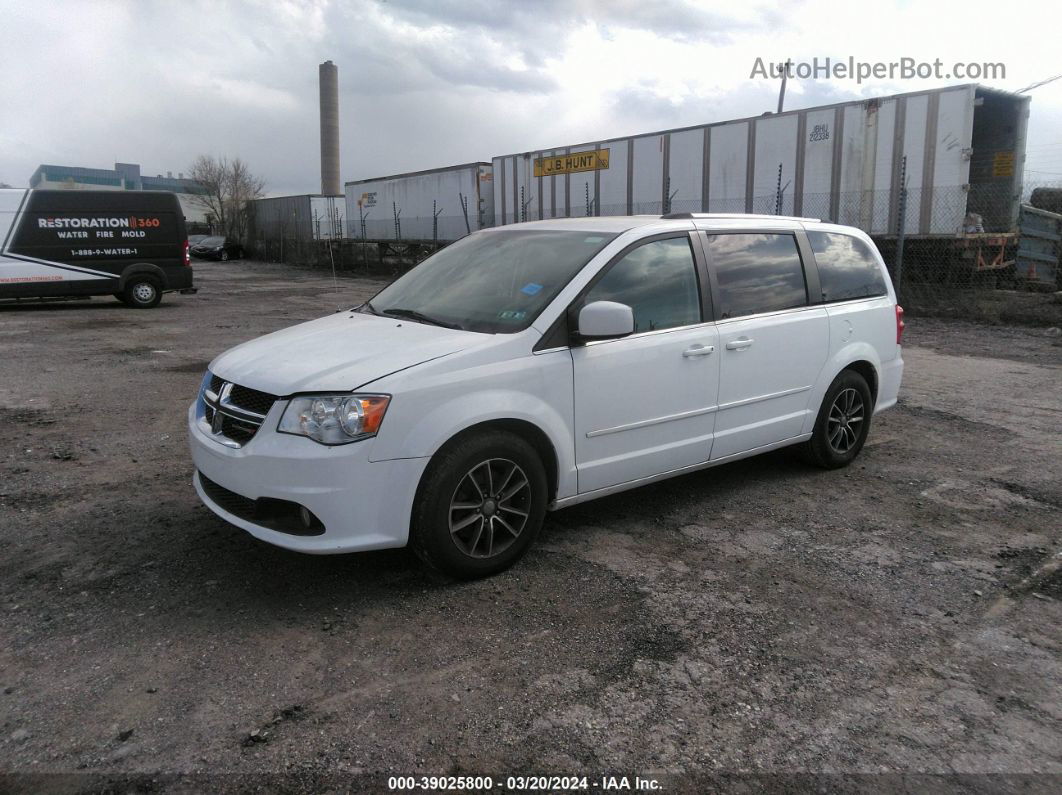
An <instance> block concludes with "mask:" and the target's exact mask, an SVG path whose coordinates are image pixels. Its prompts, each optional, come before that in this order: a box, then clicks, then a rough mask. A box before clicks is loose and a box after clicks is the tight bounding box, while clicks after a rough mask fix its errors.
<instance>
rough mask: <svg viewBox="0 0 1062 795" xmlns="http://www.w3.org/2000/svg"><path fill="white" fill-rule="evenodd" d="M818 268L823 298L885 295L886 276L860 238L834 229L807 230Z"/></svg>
mask: <svg viewBox="0 0 1062 795" xmlns="http://www.w3.org/2000/svg"><path fill="white" fill-rule="evenodd" d="M808 241H810V243H811V250H812V251H814V252H815V264H816V265H817V266H818V270H819V283H820V284H821V285H822V300H823V301H845V300H847V299H849V298H867V297H870V296H875V295H885V294H887V292H888V290H886V288H885V279H884V277H882V275H881V268H880V267H879V266H878V261H877V259H875V258H874V254H873V253H872V252H871V250H870V248H869V247H868V246H867V244H866V243H864V242H863V241H862V240H860V239H858V238H855V237H852V236H851V235H842V234H837V233H835V232H808Z"/></svg>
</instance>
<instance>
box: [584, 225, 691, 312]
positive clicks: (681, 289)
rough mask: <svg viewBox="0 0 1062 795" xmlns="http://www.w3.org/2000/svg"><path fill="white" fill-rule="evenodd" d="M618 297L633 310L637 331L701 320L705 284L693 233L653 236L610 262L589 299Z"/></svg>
mask: <svg viewBox="0 0 1062 795" xmlns="http://www.w3.org/2000/svg"><path fill="white" fill-rule="evenodd" d="M593 301H616V302H617V303H621V304H626V305H627V306H629V307H630V308H631V309H632V310H634V331H635V333H637V332H640V331H658V330H660V329H667V328H676V327H677V326H689V325H693V324H694V323H700V322H701V299H700V290H699V288H698V286H697V269H696V266H695V265H694V261H693V250H692V249H691V248H690V239H689V236H688V235H683V236H682V237H674V238H668V239H666V240H653V241H650V242H648V243H645V244H643V245H641V246H638V247H637V248H636V249H633V250H632V251H629V252H627V253H626V254H624V255H623V257H622V258H620V259H619V260H617V261H616V262H614V263H613V264H612V266H611V267H610V268H609V270H608V272H607V273H605V275H604V276H602V277H601V280H600V281H598V282H597V284H595V285H594V286H593V287H592V288H590V291H589V292H588V293H587V294H586V299H585V301H584V304H589V303H592V302H593Z"/></svg>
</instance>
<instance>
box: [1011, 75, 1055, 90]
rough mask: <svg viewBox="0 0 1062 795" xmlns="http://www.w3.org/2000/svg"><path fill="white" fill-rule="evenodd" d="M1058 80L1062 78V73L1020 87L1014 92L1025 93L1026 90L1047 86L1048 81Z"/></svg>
mask: <svg viewBox="0 0 1062 795" xmlns="http://www.w3.org/2000/svg"><path fill="white" fill-rule="evenodd" d="M1056 80H1062V75H1055V76H1054V77H1049V78H1047V79H1046V80H1039V81H1037V82H1035V83H1033V84H1032V85H1028V86H1025V88H1022V89H1019V90H1018V91H1015V92H1014V93H1015V94H1024V93H1025V92H1026V91H1032V90H1033V89H1034V88H1039V87H1040V86H1046V85H1047V84H1048V83H1053V82H1055V81H1056Z"/></svg>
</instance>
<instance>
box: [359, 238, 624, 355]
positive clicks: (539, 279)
mask: <svg viewBox="0 0 1062 795" xmlns="http://www.w3.org/2000/svg"><path fill="white" fill-rule="evenodd" d="M615 237H616V234H615V233H611V232H608V233H602V232H587V231H582V232H574V231H563V230H555V229H512V230H508V229H506V230H493V231H489V232H475V233H473V234H471V235H469V236H468V237H465V238H462V239H461V240H458V241H457V242H456V243H452V244H451V245H449V246H447V247H446V248H444V249H442V250H441V251H438V252H436V253H435V254H433V255H432V256H431V257H429V258H428V259H426V260H424V262H422V263H420V265H418V266H417V267H416V268H414V269H413V270H411V271H410V272H409V273H407V274H406V275H405V276H403V277H402V278H400V279H398V280H397V281H395V282H393V283H391V284H390V285H388V286H387V287H385V288H384V289H383V290H381V291H380V292H379V293H377V294H376V296H375V297H374V298H373V299H372V300H371V301H370V302H369V303H368V304H366V305H365V309H366V311H371V312H374V313H376V314H378V315H391V316H393V317H404V318H408V319H411V320H415V321H419V322H423V323H434V324H436V325H440V326H448V327H452V328H461V329H465V330H467V331H480V332H486V333H489V334H496V333H501V334H512V333H514V332H517V331H523V330H524V329H525V328H527V327H528V326H530V325H531V323H533V322H534V320H535V318H537V317H538V315H539V313H541V312H542V310H543V309H545V308H546V306H547V305H548V304H549V303H550V301H552V300H553V299H554V298H556V297H557V294H558V293H559V292H560V291H561V290H562V289H563V288H564V286H565V285H566V284H568V282H569V281H571V279H572V277H574V276H575V275H576V274H577V273H578V272H579V271H580V270H582V268H583V267H584V266H585V265H586V264H587V263H588V262H589V261H590V260H591V259H592V258H593V257H594V255H595V254H597V253H598V252H599V251H601V249H603V248H604V247H605V245H606V244H608V242H609V241H610V240H612V239H613V238H615Z"/></svg>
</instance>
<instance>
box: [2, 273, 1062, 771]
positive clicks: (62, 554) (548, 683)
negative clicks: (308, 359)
mask: <svg viewBox="0 0 1062 795" xmlns="http://www.w3.org/2000/svg"><path fill="white" fill-rule="evenodd" d="M197 272H198V278H199V285H200V287H201V291H200V293H199V295H197V296H188V297H178V296H167V300H166V301H165V303H164V304H163V305H162V306H161V307H160V308H159V309H157V310H154V311H149V312H139V311H135V310H130V309H126V308H124V307H123V306H121V305H120V304H118V303H117V302H115V301H112V300H111V299H94V300H93V301H91V302H78V303H67V304H61V305H51V306H43V307H40V306H38V307H17V308H6V309H0V543H2V549H3V553H2V554H0V616H2V618H0V771H2V772H3V773H6V774H8V775H9V776H10V775H11V774H57V773H62V774H70V775H65V776H53V777H49V776H44V777H41V778H35V779H25V778H17V777H16V778H11V777H9V778H7V779H6V781H5V780H4V779H3V778H0V791H2V790H9V791H10V790H11V789H16V788H22V789H26V788H29V787H32V788H34V789H56V790H65V791H83V790H93V791H94V790H97V789H108V788H109V787H110V786H112V785H116V786H118V788H119V789H122V788H125V787H129V788H139V789H143V790H156V789H170V788H176V789H180V788H182V787H186V788H190V789H197V788H198V789H212V790H216V789H223V788H230V789H240V788H250V787H254V786H262V787H264V788H265V789H273V788H277V787H280V786H283V787H285V788H288V789H292V790H314V789H317V790H320V789H324V788H327V787H329V786H331V787H334V788H339V789H341V788H345V787H351V788H354V789H361V788H365V789H371V790H374V791H386V789H387V776H389V775H395V774H418V775H419V774H447V773H454V774H456V773H477V772H478V773H489V774H492V775H494V776H495V777H496V778H497V779H499V780H501V779H503V778H504V776H505V775H506V774H509V773H517V772H524V773H526V772H528V771H532V770H533V771H537V772H542V773H554V774H576V773H577V774H580V775H588V776H590V777H591V778H590V780H589V782H590V785H591V787H590V788H591V790H593V789H600V787H599V786H597V787H595V786H593V785H594V783H595V782H599V780H600V777H601V776H602V775H604V774H614V775H627V776H634V775H640V776H642V777H648V776H655V777H657V778H658V779H659V781H660V782H662V783H663V784H664V785H665V786H666V788H667V789H668V790H670V791H678V790H684V789H685V790H691V791H692V790H695V789H697V788H699V787H703V781H704V777H706V776H719V775H724V774H725V775H726V776H730V775H732V774H733V775H736V774H742V773H744V774H793V773H812V774H822V773H828V774H849V775H856V774H865V775H866V776H867V778H855V779H845V780H846V781H848V782H849V783H852V785H853V786H855V787H857V788H858V787H859V786H864V787H872V786H873V787H876V786H878V785H879V784H882V783H883V782H885V781H887V780H890V779H875V778H872V776H876V775H880V774H883V773H908V774H910V773H933V774H955V773H963V774H995V775H994V776H981V775H976V776H972V777H970V778H968V779H964V780H962V781H963V783H962V786H968V787H972V788H982V789H985V790H986V791H987V790H999V789H1006V788H1015V789H1016V788H1019V787H1025V789H1024V790H1023V791H1036V790H1039V789H1043V790H1044V791H1047V790H1050V789H1052V788H1055V787H1058V786H1060V785H1062V739H1060V737H1062V735H1060V731H1059V727H1060V721H1062V695H1060V694H1062V659H1060V647H1062V630H1060V629H1059V627H1060V626H1062V571H1060V570H1059V568H1058V565H1059V564H1060V563H1062V558H1060V557H1059V555H1060V552H1062V523H1060V521H1059V516H1060V511H1059V508H1060V504H1062V489H1060V488H1059V485H1060V483H1062V442H1060V439H1062V434H1060V431H1059V425H1060V423H1062V347H1060V345H1059V339H1058V338H1056V337H1051V336H1048V335H1047V334H1046V333H1045V332H1044V331H1043V330H1042V329H1020V328H1011V327H983V326H975V325H964V324H960V323H957V322H950V321H939V320H934V321H924V322H922V321H919V320H917V319H915V320H912V321H911V322H910V324H909V329H908V337H907V342H908V344H907V346H906V347H905V358H906V360H907V374H906V378H905V382H904V389H903V393H902V398H901V405H900V407H899V408H898V409H897V410H895V411H892V412H888V413H886V414H884V415H882V416H880V417H879V418H877V419H876V420H875V426H874V428H873V430H872V431H871V438H870V440H869V443H868V446H867V448H866V449H865V451H864V453H863V455H862V457H861V458H860V459H859V460H858V462H857V463H856V465H854V466H853V467H852V468H850V469H849V470H846V471H840V472H821V471H817V470H813V469H810V468H808V467H807V466H805V465H803V464H801V463H798V462H796V461H794V460H793V459H792V457H791V456H790V455H787V454H785V453H779V454H773V455H768V456H764V457H760V458H756V459H753V460H750V461H745V462H740V463H737V464H732V465H729V466H725V467H722V468H719V469H714V470H708V471H705V472H702V473H698V474H694V475H690V476H687V477H683V478H679V479H676V480H672V481H669V482H666V483H664V484H661V485H657V486H650V487H647V488H643V489H640V490H636V491H634V492H629V493H627V494H623V495H619V496H615V497H611V498H607V499H604V500H600V501H598V502H594V503H589V504H586V505H582V506H579V507H576V508H572V509H568V510H565V511H561V512H558V513H555V514H552V515H551V517H550V518H549V519H548V521H547V525H546V528H545V532H544V535H543V538H542V539H541V542H540V543H539V545H538V546H537V547H536V548H534V549H533V550H532V552H531V553H530V555H529V557H528V558H527V559H526V560H525V561H524V562H523V563H521V564H520V565H518V566H517V567H516V568H515V569H513V570H512V571H510V572H508V573H506V574H503V575H501V576H499V577H496V578H494V579H490V580H487V581H481V582H474V583H466V584H456V585H455V584H450V583H444V582H440V581H438V580H436V579H433V578H432V577H430V576H428V575H426V574H425V573H424V572H423V570H422V569H420V568H419V566H418V565H417V564H416V563H415V561H414V560H413V558H412V557H411V556H410V555H408V554H407V553H406V552H405V551H402V550H398V551H391V552H381V553H372V554H364V555H354V556H344V557H324V558H321V557H308V556H300V555H297V554H294V553H288V552H284V551H281V550H279V549H274V548H272V547H269V546H266V545H264V544H261V543H259V542H257V541H255V540H253V539H252V538H251V537H250V536H248V535H246V534H245V533H243V532H242V531H240V530H238V529H236V528H233V527H230V526H228V525H226V524H225V523H224V522H222V521H220V520H219V519H216V518H215V517H214V516H213V514H211V513H210V512H209V511H208V510H207V509H205V508H203V507H202V506H201V505H200V504H199V502H198V500H197V498H196V495H195V493H194V491H193V489H192V487H191V484H190V475H191V473H190V463H189V458H188V455H187V452H186V447H185V441H184V438H185V431H184V421H185V410H186V407H187V405H188V403H189V402H190V401H191V400H192V398H193V396H194V394H195V392H196V389H197V387H198V384H199V380H200V377H201V375H202V372H203V370H204V368H205V367H206V366H207V363H208V362H209V360H210V359H211V358H212V357H213V356H214V355H215V354H217V353H218V352H220V351H222V350H223V349H225V348H228V347H230V346H232V345H234V344H236V343H238V342H241V341H243V340H246V339H249V338H251V337H254V336H257V335H259V334H262V333H264V332H268V331H272V330H275V329H278V328H281V327H284V326H287V325H290V324H293V323H296V322H298V321H301V320H304V319H308V318H312V317H315V316H319V315H321V314H324V313H326V312H327V311H330V310H331V309H332V308H334V307H336V306H344V305H345V306H349V305H351V304H353V303H355V302H356V301H357V299H358V298H361V297H364V296H366V295H367V294H368V293H369V292H371V291H373V290H374V289H375V288H376V286H377V283H375V282H371V281H368V280H363V281H358V280H351V279H344V280H342V281H341V282H340V285H339V290H338V293H337V292H336V291H334V289H333V287H332V284H331V280H330V279H328V278H324V277H322V276H321V275H320V273H311V272H308V271H299V270H294V269H291V268H286V267H284V266H277V265H258V264H255V263H250V262H245V263H231V264H226V265H224V266H222V265H220V264H202V265H200V266H199V267H198V271H197ZM252 732H256V735H255V736H253V737H252V735H251V733H252ZM218 771H223V772H225V773H227V774H232V775H228V776H226V777H223V778H211V777H209V774H212V773H216V772H218ZM264 774H282V778H280V779H271V778H268V777H263V776H264ZM1001 774H1007V775H1009V776H1011V777H1007V776H1003V777H1000V775H1001ZM1016 774H1030V777H1028V778H1023V779H1018V778H1014V777H1013V776H1014V775H1016ZM715 780H719V781H724V782H726V783H727V784H730V785H735V786H750V787H752V786H757V787H758V786H763V785H765V784H766V783H768V782H773V783H774V784H777V785H779V786H783V785H787V784H791V783H792V782H793V781H794V780H793V779H787V778H784V777H782V778H776V779H769V778H764V779H756V780H754V782H755V784H754V785H753V784H750V783H749V780H747V779H743V778H723V779H715ZM631 781H632V786H633V779H632V780H631ZM893 781H894V780H893ZM116 782H117V784H116ZM698 782H699V783H698ZM936 783H937V784H938V785H940V786H942V787H947V788H957V787H959V784H958V783H957V780H956V779H941V780H938V781H937V782H936Z"/></svg>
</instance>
